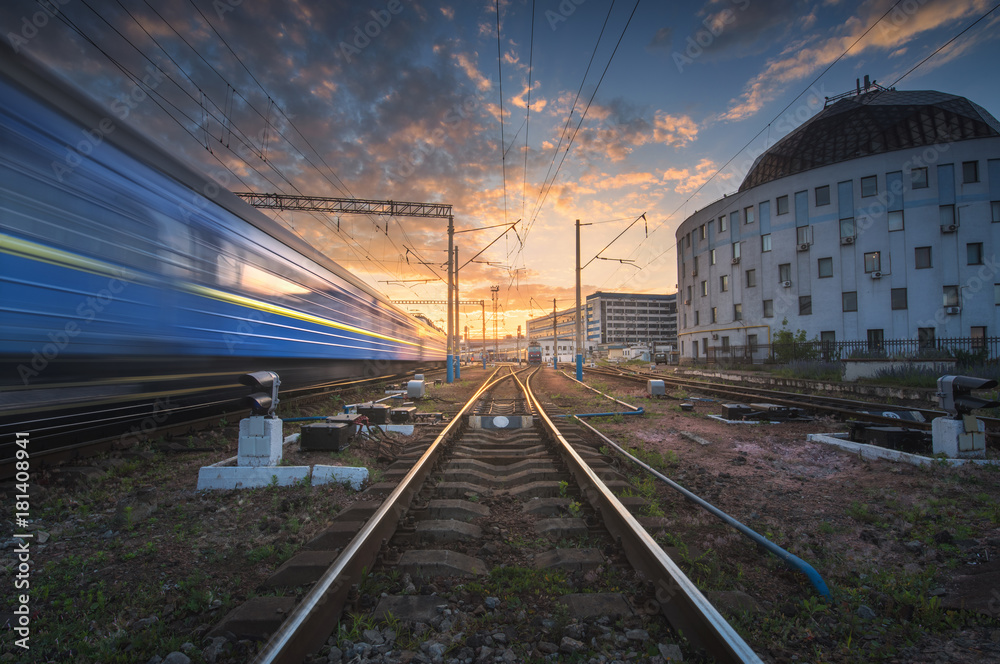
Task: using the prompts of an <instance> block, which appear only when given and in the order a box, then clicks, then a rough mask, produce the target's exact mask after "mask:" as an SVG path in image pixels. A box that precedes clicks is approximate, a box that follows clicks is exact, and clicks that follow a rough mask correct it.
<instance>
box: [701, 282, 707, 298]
mask: <svg viewBox="0 0 1000 664" xmlns="http://www.w3.org/2000/svg"><path fill="white" fill-rule="evenodd" d="M706 295H708V281H702V282H701V296H702V297H705V296H706Z"/></svg>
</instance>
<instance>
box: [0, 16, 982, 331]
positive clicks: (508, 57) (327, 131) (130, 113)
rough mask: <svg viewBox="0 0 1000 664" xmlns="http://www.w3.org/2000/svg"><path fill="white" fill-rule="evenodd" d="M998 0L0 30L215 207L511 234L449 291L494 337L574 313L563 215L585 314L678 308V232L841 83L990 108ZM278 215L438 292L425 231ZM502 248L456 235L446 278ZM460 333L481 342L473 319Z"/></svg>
mask: <svg viewBox="0 0 1000 664" xmlns="http://www.w3.org/2000/svg"><path fill="white" fill-rule="evenodd" d="M993 5H994V3H993V2H992V0H988V1H987V0H903V1H901V2H895V0H888V1H887V0H872V1H869V2H861V3H857V2H849V1H847V0H840V1H838V0H823V1H818V2H817V1H796V2H789V1H785V0H781V1H779V0H707V1H705V2H700V3H699V2H676V3H673V2H672V3H667V2H663V1H662V0H642V1H640V2H638V3H636V2H635V0H627V1H621V2H613V3H612V2H609V1H599V0H562V1H561V2H560V1H557V0H537V1H535V2H532V0H511V1H501V2H500V3H499V40H498V15H497V9H498V6H497V3H496V2H495V1H494V0H490V1H477V2H471V1H466V2H459V1H457V0H456V1H454V2H451V3H445V2H415V1H411V0H389V1H383V0H375V1H373V2H354V1H349V0H332V1H329V2H325V1H316V2H303V1H291V0H290V1H285V0H282V1H277V0H274V1H271V2H264V1H261V0H214V2H213V1H210V0H169V1H167V0H142V1H140V0H121V2H117V1H114V0H40V1H39V2H34V1H29V0H7V1H5V2H3V3H2V4H0V25H2V26H3V32H4V35H5V39H6V40H7V41H8V43H12V44H14V46H15V47H16V48H18V49H19V50H20V51H22V52H25V53H28V54H30V55H31V56H33V57H35V58H37V59H39V60H41V61H42V62H44V63H45V64H47V65H48V66H50V67H51V68H53V69H54V70H56V71H57V72H58V73H59V74H60V75H61V76H63V77H65V78H66V79H68V80H70V81H72V83H73V84H75V85H77V86H79V87H81V88H83V89H84V90H86V91H87V93H88V94H90V95H91V96H92V97H94V98H95V99H97V100H98V101H99V102H101V103H103V104H105V105H107V106H109V108H110V109H111V110H112V112H113V113H114V115H116V116H117V117H119V118H121V119H124V121H125V122H128V123H131V124H132V125H133V126H135V127H137V128H139V129H140V130H142V131H143V132H145V133H147V134H148V135H150V136H151V137H152V138H153V139H154V140H156V141H158V142H160V143H162V144H163V145H166V146H169V147H168V149H169V150H170V151H171V152H172V153H174V154H175V155H177V156H178V157H180V158H181V159H183V160H185V161H186V162H188V163H190V164H192V165H193V166H195V167H196V168H198V169H200V170H202V171H204V172H206V173H207V174H209V175H210V176H212V177H214V178H216V179H217V180H219V181H220V183H222V184H223V185H224V186H225V187H227V188H229V189H230V190H234V191H247V190H250V191H258V192H274V191H280V192H284V193H301V194H308V195H317V196H354V197H358V198H371V199H392V200H399V201H427V202H444V203H450V204H452V205H453V206H454V210H455V224H456V228H457V229H458V230H467V229H473V228H479V227H484V226H494V225H496V224H503V223H509V224H514V223H515V222H517V223H516V225H515V226H514V232H509V233H507V234H506V235H505V236H504V237H502V238H501V239H499V240H498V241H497V242H495V243H494V244H493V245H492V247H490V248H489V249H488V250H487V251H486V252H484V253H483V254H482V255H481V256H480V257H479V258H478V259H477V260H478V261H481V262H476V263H471V264H469V265H468V266H466V267H465V268H464V269H463V270H462V273H461V275H460V280H461V288H462V298H463V299H476V300H478V299H486V300H487V301H488V302H489V300H490V287H491V286H499V288H500V290H499V301H500V306H501V308H502V312H501V314H500V316H501V317H500V324H499V327H500V329H501V331H502V332H501V333H503V332H504V331H505V332H507V333H513V332H514V331H515V330H516V328H517V326H518V325H519V324H520V325H523V323H524V321H525V320H526V319H527V318H529V317H531V316H536V315H540V314H542V313H544V311H545V310H551V307H552V298H557V299H558V306H559V308H565V307H568V306H571V305H572V303H573V298H574V283H575V282H574V279H575V276H574V258H575V254H574V229H573V222H574V220H575V219H580V220H581V221H582V222H583V223H591V224H594V225H593V226H587V227H585V228H584V229H583V243H582V246H583V249H582V256H583V262H584V263H587V262H590V261H592V262H590V264H589V265H588V267H587V268H586V269H585V270H584V273H583V284H584V294H585V295H586V293H589V292H593V291H595V290H605V291H629V292H631V291H634V292H658V293H671V292H674V290H675V283H676V281H677V279H676V256H675V254H674V250H673V247H674V229H675V228H676V227H677V226H678V225H679V224H680V223H681V222H682V221H683V220H684V219H685V218H686V217H687V216H688V215H690V214H691V213H692V212H694V211H695V210H697V209H699V208H702V207H704V206H705V205H707V204H709V203H711V202H712V201H714V200H716V199H718V198H721V197H722V195H723V194H728V193H731V192H734V191H735V190H736V189H737V187H738V186H739V183H740V181H741V179H742V177H743V175H744V174H745V173H746V172H747V170H748V169H749V167H750V165H751V164H752V163H753V160H754V158H755V157H756V156H757V155H759V154H760V153H761V152H762V151H763V150H764V149H765V148H766V147H767V146H768V145H771V144H773V143H774V142H776V141H777V140H778V139H780V138H781V137H783V136H785V135H787V134H788V133H789V132H790V131H791V130H792V129H794V128H795V127H796V126H798V125H799V124H801V123H802V122H803V121H805V120H806V119H808V118H809V117H811V116H812V115H814V114H815V113H816V112H818V111H819V110H821V109H822V107H823V98H824V97H825V96H833V95H837V94H840V93H842V92H846V91H848V90H849V89H852V88H854V85H855V79H856V78H861V77H863V76H864V75H865V74H868V75H870V76H871V78H873V79H875V80H877V81H878V83H880V84H882V85H886V86H889V85H892V84H893V83H895V82H896V81H897V80H898V81H899V83H898V84H897V87H898V88H899V89H908V90H917V89H933V90H941V91H944V92H949V93H955V94H959V95H962V96H965V97H968V98H969V99H971V100H972V101H974V102H976V103H978V104H980V105H981V106H983V107H985V108H986V110H988V111H989V112H991V113H992V114H994V115H1000V86H998V85H997V81H998V78H997V74H996V72H995V71H994V70H993V69H992V68H993V67H995V66H996V63H997V62H1000V38H998V37H1000V30H998V26H997V23H998V21H1000V10H997V11H994V12H993V13H989V12H990V11H991V9H993ZM987 14H988V15H987ZM984 16H985V18H982V17H984ZM978 19H982V20H980V21H979V22H978V23H977V24H976V25H974V26H973V27H971V28H970V29H968V31H967V32H965V33H964V34H962V35H961V36H958V37H957V39H955V40H954V41H953V42H952V43H951V44H950V45H948V46H946V47H945V48H943V49H942V50H941V51H940V52H939V53H937V54H936V55H934V56H933V57H931V58H930V59H929V60H927V61H926V62H924V63H923V64H919V63H921V61H923V60H924V59H925V58H927V57H928V56H930V55H931V54H932V53H934V51H936V50H937V49H939V48H941V47H942V46H943V45H945V44H946V43H947V42H948V41H949V40H951V39H952V38H955V37H956V36H957V35H959V33H961V32H962V31H963V30H965V29H966V28H968V27H969V26H970V25H971V24H973V23H974V22H975V21H977V20H978ZM532 30H533V35H532ZM918 64H919V66H917V65H918ZM914 67H916V69H914ZM911 70H912V72H911ZM991 72H992V73H991ZM901 77H902V80H900V79H901ZM137 100H138V101H137ZM529 101H530V106H529ZM529 108H530V114H529ZM581 121H582V122H581ZM644 213H645V220H643V219H639V221H638V222H637V223H636V224H634V225H633V226H632V228H631V229H629V230H628V231H626V232H625V233H624V234H622V235H621V237H620V238H619V239H617V241H615V242H614V243H613V244H611V246H610V247H607V245H608V243H609V242H611V241H612V239H614V238H615V236H616V235H618V234H619V233H622V231H625V229H626V228H627V227H628V226H629V224H630V223H632V222H633V221H634V220H636V219H637V218H639V217H640V216H641V215H643V214H644ZM279 219H280V220H281V222H282V223H284V224H286V225H287V226H289V227H291V228H292V229H294V231H295V232H297V233H298V234H299V235H301V236H302V237H303V238H305V239H306V240H308V241H309V242H311V243H313V244H314V245H315V246H316V247H317V248H318V249H320V250H321V251H323V252H324V253H326V254H327V255H328V256H330V257H331V258H332V259H334V260H335V261H337V262H339V263H341V264H343V265H344V266H346V267H348V268H349V269H350V270H351V271H352V272H353V273H355V274H356V275H358V276H359V277H360V278H362V279H364V280H365V281H366V282H368V283H369V284H371V285H372V286H373V287H375V288H377V289H378V290H379V291H381V292H382V293H384V294H385V295H387V296H388V297H389V298H391V299H443V298H444V297H445V294H446V286H445V284H444V283H443V282H442V281H440V280H439V279H438V276H441V277H443V276H444V275H445V271H444V269H443V266H442V265H441V264H443V263H444V261H445V259H446V256H445V253H446V252H445V249H446V247H447V237H446V232H445V228H446V222H444V221H440V220H430V219H412V218H393V219H390V220H388V226H387V221H386V219H384V218H377V217H373V218H369V217H362V216H346V215H345V216H342V217H341V219H340V220H339V228H340V230H339V231H338V230H337V223H338V221H337V219H336V218H330V217H324V216H321V215H311V214H303V213H283V214H282V215H280V217H279ZM387 230H388V232H386V231H387ZM502 232H503V228H489V229H486V230H482V231H479V232H474V233H463V234H461V235H457V236H456V244H457V245H458V246H459V247H460V256H459V258H460V262H461V263H465V262H466V261H467V260H468V259H469V258H471V257H472V256H473V255H474V254H475V253H476V252H478V251H479V250H480V249H482V248H483V247H485V246H486V245H487V244H489V243H490V242H491V241H492V240H494V239H495V238H496V237H497V236H498V235H500V233H502ZM605 247H607V248H605ZM599 252H600V256H601V257H602V258H607V259H611V260H592V259H594V257H595V256H597V255H598V254H599ZM620 260H621V261H625V262H619V261H620ZM421 263H432V264H433V265H430V266H427V265H422V264H421ZM423 280H430V281H428V282H426V283H424V282H423ZM408 308H409V309H415V308H414V307H408ZM487 309H491V307H490V306H488V307H487ZM423 311H424V312H425V313H426V314H428V315H429V316H430V317H431V318H432V319H435V320H441V321H443V320H444V319H445V309H444V307H436V306H432V307H424V308H423ZM487 318H488V327H489V332H488V334H489V335H492V329H493V318H492V312H491V311H488V314H487ZM465 325H468V326H469V327H470V330H471V331H472V333H473V336H478V334H479V330H480V329H481V327H482V318H481V315H480V312H479V308H478V307H475V308H470V309H468V313H467V315H466V314H463V316H462V320H461V326H463V327H464V326H465Z"/></svg>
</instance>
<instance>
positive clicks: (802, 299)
mask: <svg viewBox="0 0 1000 664" xmlns="http://www.w3.org/2000/svg"><path fill="white" fill-rule="evenodd" d="M812 312H813V299H812V295H799V315H800V316H810V315H812Z"/></svg>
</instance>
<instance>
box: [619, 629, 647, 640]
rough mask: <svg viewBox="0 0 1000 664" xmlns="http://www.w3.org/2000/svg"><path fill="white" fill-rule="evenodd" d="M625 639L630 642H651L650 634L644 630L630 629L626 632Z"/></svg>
mask: <svg viewBox="0 0 1000 664" xmlns="http://www.w3.org/2000/svg"><path fill="white" fill-rule="evenodd" d="M625 638H626V639H628V640H629V641H639V642H644V641H649V632H647V631H646V630H644V629H630V630H628V631H626V632H625Z"/></svg>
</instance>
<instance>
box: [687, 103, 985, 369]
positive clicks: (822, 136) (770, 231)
mask: <svg viewBox="0 0 1000 664" xmlns="http://www.w3.org/2000/svg"><path fill="white" fill-rule="evenodd" d="M998 252H1000V123H998V122H997V120H996V118H994V117H993V116H992V115H990V114H989V113H988V112H987V111H985V110H984V109H983V108H981V107H980V106H978V105H976V104H974V103H973V102H971V101H969V100H968V99H965V98H963V97H958V96H955V95H950V94H945V93H941V92H934V91H897V90H890V89H885V88H881V87H877V86H875V87H873V88H869V89H868V90H866V91H859V92H858V93H851V94H849V95H843V96H841V97H840V98H834V99H830V100H828V102H827V105H826V107H825V108H824V109H823V110H822V111H821V112H819V113H817V114H816V115H815V116H814V117H813V118H811V119H810V120H809V121H807V122H806V123H804V124H803V125H802V126H800V127H798V128H797V129H796V130H794V131H793V132H792V133H790V134H789V135H788V136H786V137H785V138H783V139H782V140H781V141H779V142H778V143H776V144H775V145H774V146H773V147H771V148H770V149H768V150H767V152H765V153H764V154H763V155H761V156H760V157H759V158H758V159H757V160H756V162H755V163H754V165H753V167H752V168H751V170H750V172H749V173H748V174H747V176H746V178H745V179H744V181H743V183H742V185H741V186H740V188H739V191H738V192H737V193H735V194H733V195H730V196H726V197H724V198H723V199H721V200H718V201H715V202H714V203H712V204H711V205H709V206H708V207H706V208H704V209H702V210H699V211H698V212H696V213H694V214H693V215H691V216H690V217H688V218H687V219H686V220H685V221H684V223H682V224H681V225H680V227H679V228H678V230H677V257H678V258H677V261H678V262H677V268H678V275H679V278H678V295H677V300H678V302H677V304H678V307H677V309H678V341H679V349H680V352H681V357H682V361H688V362H690V361H703V360H705V359H713V358H714V359H718V358H724V357H733V358H741V359H747V358H753V359H755V360H761V359H764V357H766V356H767V353H768V349H767V346H768V345H769V343H770V341H771V338H772V335H773V334H774V333H775V332H776V331H777V330H779V329H781V328H782V324H783V321H785V320H786V319H787V328H788V329H790V330H792V331H797V330H804V331H805V333H806V337H807V338H808V339H818V340H821V341H825V342H828V348H831V349H837V352H838V353H840V352H841V351H842V350H843V349H844V347H845V344H843V343H842V342H852V343H853V344H854V346H853V347H858V348H865V349H869V350H883V349H886V348H887V347H892V345H893V343H896V344H899V347H900V348H903V347H904V346H906V344H905V343H903V344H900V341H901V340H907V341H908V342H910V343H912V348H913V349H926V348H936V347H941V346H942V345H944V344H946V343H947V344H949V347H961V346H962V344H963V343H964V344H965V346H966V347H971V348H977V347H981V348H987V347H988V346H990V347H991V346H992V345H993V344H992V340H990V339H989V335H991V334H992V335H995V334H996V331H997V329H998V328H997V325H998V321H1000V319H998V305H1000V256H998ZM988 340H989V342H990V343H988ZM838 342H841V343H838ZM906 347H908V346H906Z"/></svg>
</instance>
